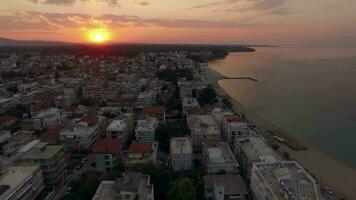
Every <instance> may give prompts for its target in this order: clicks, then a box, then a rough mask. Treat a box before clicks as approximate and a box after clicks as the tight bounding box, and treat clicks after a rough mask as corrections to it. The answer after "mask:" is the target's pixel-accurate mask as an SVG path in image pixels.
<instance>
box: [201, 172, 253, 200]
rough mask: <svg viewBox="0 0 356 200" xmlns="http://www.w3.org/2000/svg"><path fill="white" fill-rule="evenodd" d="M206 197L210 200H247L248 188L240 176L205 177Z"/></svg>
mask: <svg viewBox="0 0 356 200" xmlns="http://www.w3.org/2000/svg"><path fill="white" fill-rule="evenodd" d="M203 179H204V188H205V197H206V198H207V199H209V200H247V199H249V198H248V193H247V190H246V186H245V184H244V182H243V180H242V178H241V176H240V175H239V174H224V175H217V174H216V175H212V174H209V175H205V176H204V177H203Z"/></svg>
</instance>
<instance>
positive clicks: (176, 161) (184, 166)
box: [170, 137, 193, 171]
mask: <svg viewBox="0 0 356 200" xmlns="http://www.w3.org/2000/svg"><path fill="white" fill-rule="evenodd" d="M170 157H171V169H172V170H173V171H180V170H189V169H191V167H192V163H193V146H192V144H191V139H190V138H189V137H176V138H171V143H170Z"/></svg>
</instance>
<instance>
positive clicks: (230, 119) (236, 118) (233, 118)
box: [225, 115, 248, 122]
mask: <svg viewBox="0 0 356 200" xmlns="http://www.w3.org/2000/svg"><path fill="white" fill-rule="evenodd" d="M225 118H226V121H227V122H248V121H247V120H246V119H243V118H241V117H239V116H237V115H233V116H226V117H225Z"/></svg>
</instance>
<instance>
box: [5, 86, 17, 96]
mask: <svg viewBox="0 0 356 200" xmlns="http://www.w3.org/2000/svg"><path fill="white" fill-rule="evenodd" d="M6 91H8V92H12V93H15V94H16V93H18V92H19V89H18V88H17V86H9V87H7V88H6Z"/></svg>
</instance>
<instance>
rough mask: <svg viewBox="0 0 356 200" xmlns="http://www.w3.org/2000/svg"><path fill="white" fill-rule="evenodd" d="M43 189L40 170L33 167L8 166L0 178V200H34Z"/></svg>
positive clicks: (37, 167)
mask: <svg viewBox="0 0 356 200" xmlns="http://www.w3.org/2000/svg"><path fill="white" fill-rule="evenodd" d="M43 189H44V184H43V178H42V173H41V169H40V167H39V166H38V165H33V166H10V167H9V168H7V169H6V170H5V171H3V172H2V174H1V176H0V199H2V200H18V199H21V200H34V199H36V197H37V196H38V194H39V193H40V192H41V191H42V190H43Z"/></svg>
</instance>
